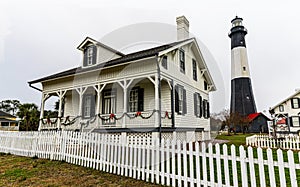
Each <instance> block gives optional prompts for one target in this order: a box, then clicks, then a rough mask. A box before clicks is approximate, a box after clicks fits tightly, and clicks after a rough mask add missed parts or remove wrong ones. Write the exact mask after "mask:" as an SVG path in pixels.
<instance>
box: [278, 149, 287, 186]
mask: <svg viewBox="0 0 300 187" xmlns="http://www.w3.org/2000/svg"><path fill="white" fill-rule="evenodd" d="M277 160H278V170H279V179H280V180H279V181H280V186H281V187H285V186H286V177H285V172H284V163H283V155H282V150H281V149H278V150H277Z"/></svg>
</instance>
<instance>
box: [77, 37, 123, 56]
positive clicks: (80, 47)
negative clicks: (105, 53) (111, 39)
mask: <svg viewBox="0 0 300 187" xmlns="http://www.w3.org/2000/svg"><path fill="white" fill-rule="evenodd" d="M88 43H92V44H94V45H98V46H101V47H103V48H105V49H107V50H109V51H111V52H113V53H116V54H117V55H120V56H125V54H123V53H121V52H120V51H118V50H115V49H113V48H111V47H109V46H107V45H105V44H103V43H101V42H98V41H97V40H94V39H93V38H90V37H86V38H85V39H84V40H83V41H82V42H81V44H80V45H79V46H78V47H77V49H79V50H81V51H84V47H85V45H86V44H88Z"/></svg>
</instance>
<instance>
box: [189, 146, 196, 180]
mask: <svg viewBox="0 0 300 187" xmlns="http://www.w3.org/2000/svg"><path fill="white" fill-rule="evenodd" d="M188 153H189V165H190V169H189V171H190V173H189V178H188V179H189V182H190V186H194V181H193V179H195V176H194V167H195V165H194V164H195V162H194V152H193V144H192V142H189V152H188Z"/></svg>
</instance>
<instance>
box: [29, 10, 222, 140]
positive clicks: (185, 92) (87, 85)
mask: <svg viewBox="0 0 300 187" xmlns="http://www.w3.org/2000/svg"><path fill="white" fill-rule="evenodd" d="M176 21H177V38H178V40H177V41H175V42H173V43H169V44H165V45H161V46H158V47H154V48H151V49H146V50H141V51H137V52H134V53H130V54H123V53H122V52H119V51H117V50H115V49H112V48H110V47H108V46H106V45H104V44H102V43H100V42H98V41H96V40H94V39H92V38H89V37H87V38H86V39H85V40H84V41H83V42H82V43H81V44H80V45H79V46H78V49H79V50H80V51H82V59H83V62H82V65H81V66H80V67H77V68H73V69H69V70H66V71H62V72H60V73H56V74H53V75H50V76H46V77H43V78H40V79H37V80H33V81H30V82H29V85H30V86H31V87H33V88H36V89H38V88H37V87H36V86H35V84H37V83H40V84H41V85H42V88H41V89H40V91H41V92H42V102H41V116H40V118H41V120H40V125H39V130H51V129H65V130H77V131H93V132H99V133H102V132H108V133H114V134H117V135H122V136H142V137H144V136H151V137H153V138H155V137H158V136H159V134H160V135H162V137H163V138H179V139H183V140H184V139H188V138H191V139H193V140H195V139H196V140H198V139H203V138H204V137H203V134H205V133H203V132H209V131H210V124H209V93H210V92H211V91H214V90H215V89H216V88H215V85H214V82H213V80H212V76H211V75H210V72H209V70H208V68H207V65H206V63H205V61H204V58H203V56H202V53H201V50H200V48H199V46H198V44H197V41H196V39H195V38H189V22H188V20H187V19H186V18H185V17H184V16H181V17H178V18H177V19H176ZM54 96H55V97H58V99H59V110H58V117H57V118H46V117H45V116H44V112H43V111H44V106H45V102H46V100H47V99H49V98H50V97H54Z"/></svg>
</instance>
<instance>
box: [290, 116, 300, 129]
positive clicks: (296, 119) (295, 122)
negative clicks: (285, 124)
mask: <svg viewBox="0 0 300 187" xmlns="http://www.w3.org/2000/svg"><path fill="white" fill-rule="evenodd" d="M290 122H291V123H290V126H291V127H299V126H300V123H299V116H293V117H291V120H290Z"/></svg>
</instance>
